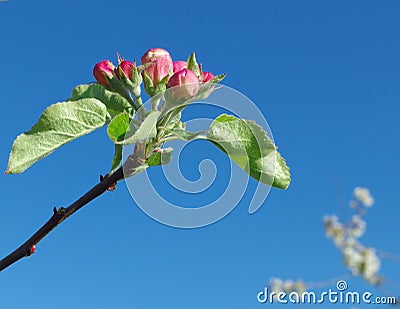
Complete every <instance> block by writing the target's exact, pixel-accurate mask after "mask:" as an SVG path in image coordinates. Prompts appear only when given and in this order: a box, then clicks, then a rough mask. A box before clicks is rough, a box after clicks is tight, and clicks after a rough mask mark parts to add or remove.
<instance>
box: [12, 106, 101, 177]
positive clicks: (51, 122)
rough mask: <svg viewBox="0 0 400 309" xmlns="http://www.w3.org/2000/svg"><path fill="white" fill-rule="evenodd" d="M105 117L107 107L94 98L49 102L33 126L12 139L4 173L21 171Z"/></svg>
mask: <svg viewBox="0 0 400 309" xmlns="http://www.w3.org/2000/svg"><path fill="white" fill-rule="evenodd" d="M106 121H107V108H106V106H105V105H104V104H103V103H102V102H100V101H99V100H96V99H82V100H78V101H72V102H62V103H56V104H53V105H51V106H49V107H48V108H47V109H46V110H45V111H44V112H43V114H42V115H41V116H40V118H39V121H38V122H37V123H36V124H35V125H34V126H33V127H32V129H31V130H29V131H28V132H25V133H23V134H21V135H19V136H18V137H17V139H16V140H15V141H14V144H13V146H12V149H11V153H10V158H9V161H8V168H7V171H6V173H7V174H19V173H22V172H23V171H25V170H26V169H27V168H28V167H30V166H31V165H32V164H34V163H35V162H37V161H39V160H40V159H43V158H44V157H46V156H48V155H49V154H51V153H52V152H53V151H54V150H56V149H57V148H59V147H61V146H62V145H64V144H66V143H68V142H70V141H72V140H74V139H76V138H78V137H80V136H83V135H85V134H88V133H90V132H92V131H94V130H96V129H98V128H100V127H102V126H103V125H105V124H106Z"/></svg>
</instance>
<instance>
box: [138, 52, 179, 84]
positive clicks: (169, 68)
mask: <svg viewBox="0 0 400 309" xmlns="http://www.w3.org/2000/svg"><path fill="white" fill-rule="evenodd" d="M142 64H144V65H146V64H150V65H149V66H148V67H147V68H145V69H144V70H143V74H146V75H147V76H148V77H149V78H150V79H151V81H152V82H153V85H152V86H153V88H154V89H155V88H157V85H158V83H159V82H160V81H161V80H162V79H163V78H164V77H166V76H169V74H170V73H171V72H173V64H172V58H171V56H170V55H169V53H168V52H167V51H166V50H165V49H162V48H151V49H149V50H148V51H147V52H146V53H145V54H144V55H143V56H142ZM145 82H146V79H145Z"/></svg>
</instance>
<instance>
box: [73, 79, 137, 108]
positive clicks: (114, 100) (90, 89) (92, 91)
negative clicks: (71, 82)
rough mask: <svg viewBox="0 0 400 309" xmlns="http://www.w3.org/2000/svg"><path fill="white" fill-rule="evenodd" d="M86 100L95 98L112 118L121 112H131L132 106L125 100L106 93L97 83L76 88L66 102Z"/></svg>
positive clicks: (116, 95) (108, 92) (116, 94)
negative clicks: (105, 107)
mask: <svg viewBox="0 0 400 309" xmlns="http://www.w3.org/2000/svg"><path fill="white" fill-rule="evenodd" d="M86 98H95V99H97V100H99V101H101V102H103V103H104V104H105V105H106V106H107V110H108V112H109V113H110V115H112V116H115V115H117V114H119V113H122V112H128V113H130V112H131V111H132V105H131V104H130V103H129V102H128V100H127V99H125V98H124V97H122V96H121V95H119V94H118V93H114V92H111V91H108V90H107V89H106V88H104V87H103V86H102V85H100V84H98V83H93V84H88V85H79V86H76V87H75V88H74V89H73V90H72V95H71V98H69V99H68V101H76V100H80V99H86Z"/></svg>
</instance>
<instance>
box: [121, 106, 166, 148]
mask: <svg viewBox="0 0 400 309" xmlns="http://www.w3.org/2000/svg"><path fill="white" fill-rule="evenodd" d="M159 116H160V112H159V111H151V112H150V113H149V114H148V115H147V116H146V118H145V119H144V120H143V122H142V123H141V124H140V126H139V128H138V129H137V130H136V131H128V133H127V134H126V135H125V138H124V139H123V140H119V141H116V142H115V143H116V144H121V145H129V144H135V143H137V142H140V141H143V140H147V139H149V138H153V137H154V136H155V134H156V132H157V130H156V124H157V120H158V117H159Z"/></svg>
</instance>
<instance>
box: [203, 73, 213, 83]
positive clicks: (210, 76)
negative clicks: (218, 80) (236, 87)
mask: <svg viewBox="0 0 400 309" xmlns="http://www.w3.org/2000/svg"><path fill="white" fill-rule="evenodd" d="M213 78H214V75H213V74H212V73H210V72H203V81H202V82H203V84H204V83H207V82H209V81H210V80H212V79H213Z"/></svg>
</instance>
